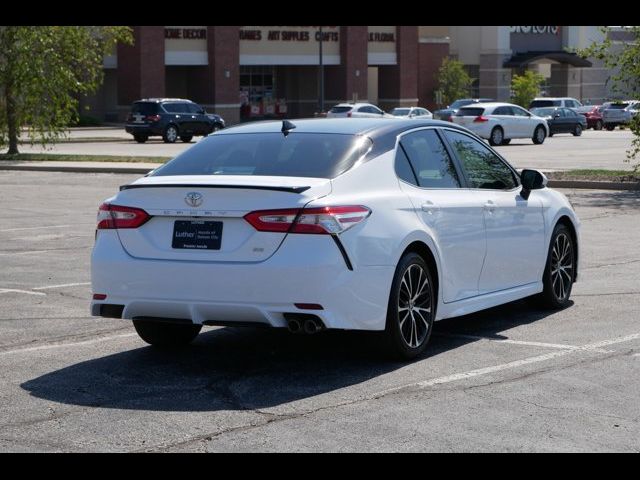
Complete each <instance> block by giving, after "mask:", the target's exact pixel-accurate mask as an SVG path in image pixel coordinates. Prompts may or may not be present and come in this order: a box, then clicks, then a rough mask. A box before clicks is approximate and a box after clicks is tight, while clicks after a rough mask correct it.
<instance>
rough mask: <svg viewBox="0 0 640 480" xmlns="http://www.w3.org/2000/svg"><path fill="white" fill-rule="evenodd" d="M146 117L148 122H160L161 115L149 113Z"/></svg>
mask: <svg viewBox="0 0 640 480" xmlns="http://www.w3.org/2000/svg"><path fill="white" fill-rule="evenodd" d="M144 119H145V120H146V121H148V122H159V121H160V115H147V116H146V117H144Z"/></svg>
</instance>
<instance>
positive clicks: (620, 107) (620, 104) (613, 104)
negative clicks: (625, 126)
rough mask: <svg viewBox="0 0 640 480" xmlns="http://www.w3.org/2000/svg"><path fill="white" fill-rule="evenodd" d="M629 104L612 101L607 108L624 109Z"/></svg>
mask: <svg viewBox="0 0 640 480" xmlns="http://www.w3.org/2000/svg"><path fill="white" fill-rule="evenodd" d="M628 106H629V104H628V103H612V104H611V105H609V108H610V109H612V110H624V109H625V108H627V107H628Z"/></svg>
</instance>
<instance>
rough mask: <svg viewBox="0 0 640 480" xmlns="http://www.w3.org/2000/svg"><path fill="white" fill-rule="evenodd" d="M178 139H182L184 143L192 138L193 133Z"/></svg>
mask: <svg viewBox="0 0 640 480" xmlns="http://www.w3.org/2000/svg"><path fill="white" fill-rule="evenodd" d="M180 140H182V141H183V142H184V143H189V142H190V141H191V140H193V135H184V136H182V137H180Z"/></svg>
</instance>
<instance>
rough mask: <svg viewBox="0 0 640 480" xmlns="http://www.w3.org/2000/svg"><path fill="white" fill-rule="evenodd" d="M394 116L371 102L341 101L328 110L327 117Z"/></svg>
mask: <svg viewBox="0 0 640 480" xmlns="http://www.w3.org/2000/svg"><path fill="white" fill-rule="evenodd" d="M341 117H347V118H393V115H389V114H388V113H386V112H384V111H382V110H381V109H379V108H378V107H376V106H375V105H372V104H371V103H339V104H338V105H336V106H334V107H332V108H331V110H329V111H328V112H327V118H341Z"/></svg>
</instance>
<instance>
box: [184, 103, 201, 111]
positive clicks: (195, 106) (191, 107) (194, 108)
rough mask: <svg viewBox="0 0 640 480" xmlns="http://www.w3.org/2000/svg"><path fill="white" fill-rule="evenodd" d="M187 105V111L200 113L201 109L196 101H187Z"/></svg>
mask: <svg viewBox="0 0 640 480" xmlns="http://www.w3.org/2000/svg"><path fill="white" fill-rule="evenodd" d="M187 107H188V108H189V113H200V112H201V111H202V107H201V106H200V105H198V104H197V103H187Z"/></svg>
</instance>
